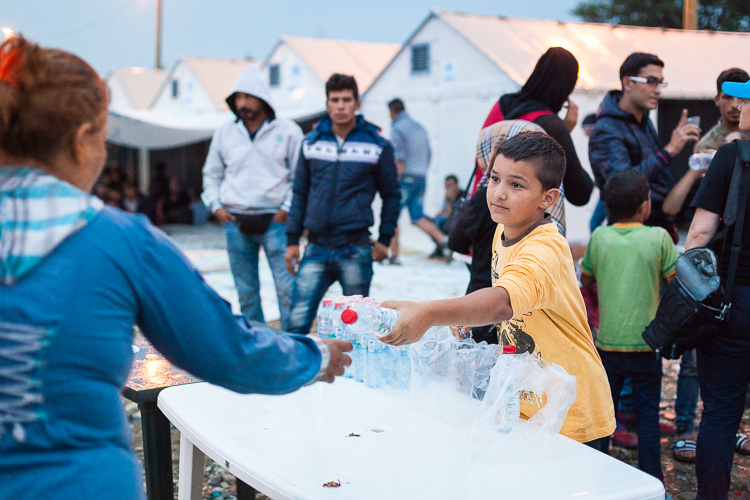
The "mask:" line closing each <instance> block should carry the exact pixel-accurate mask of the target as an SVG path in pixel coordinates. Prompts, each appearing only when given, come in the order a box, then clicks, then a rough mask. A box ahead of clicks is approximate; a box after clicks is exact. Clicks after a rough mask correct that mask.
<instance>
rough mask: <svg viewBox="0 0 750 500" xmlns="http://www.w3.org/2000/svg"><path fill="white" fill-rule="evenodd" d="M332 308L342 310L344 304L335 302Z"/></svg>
mask: <svg viewBox="0 0 750 500" xmlns="http://www.w3.org/2000/svg"><path fill="white" fill-rule="evenodd" d="M333 308H334V309H343V308H344V303H343V302H336V303H334V304H333Z"/></svg>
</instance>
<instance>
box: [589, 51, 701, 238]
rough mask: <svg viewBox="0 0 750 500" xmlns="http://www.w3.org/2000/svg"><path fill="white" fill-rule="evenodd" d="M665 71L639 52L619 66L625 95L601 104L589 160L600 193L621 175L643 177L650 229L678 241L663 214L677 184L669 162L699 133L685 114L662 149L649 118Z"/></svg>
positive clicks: (609, 96)
mask: <svg viewBox="0 0 750 500" xmlns="http://www.w3.org/2000/svg"><path fill="white" fill-rule="evenodd" d="M663 69H664V63H663V62H662V61H661V59H659V58H658V57H656V56H655V55H653V54H645V53H642V52H635V53H633V54H630V55H629V56H628V57H627V59H625V62H623V63H622V66H620V83H621V84H622V91H617V90H613V91H610V92H609V93H608V94H607V96H606V97H605V98H604V101H603V102H602V104H601V108H600V111H599V117H598V119H597V122H596V125H595V126H594V130H593V132H592V133H591V138H590V140H589V160H590V162H591V169H592V170H593V172H594V178H595V179H596V184H597V186H598V187H599V189H601V188H602V187H603V186H604V183H605V182H607V179H609V178H610V177H611V176H612V175H614V174H616V173H617V172H620V171H623V170H638V171H640V172H642V173H644V174H645V175H646V177H648V181H649V185H650V187H651V216H650V217H649V218H648V220H647V221H646V225H651V226H661V227H664V228H665V229H667V230H668V231H670V232H671V233H672V237H673V238H674V237H675V236H676V232H675V231H674V226H673V224H672V223H671V221H670V220H669V219H668V217H667V216H666V215H665V214H664V212H662V209H661V206H662V203H663V202H664V198H665V197H666V196H667V193H669V190H670V188H671V187H672V185H673V183H674V181H673V180H672V176H671V174H670V173H669V168H668V167H669V162H670V161H671V160H672V157H673V156H675V155H677V154H679V153H680V151H682V150H683V148H684V147H685V145H686V144H687V143H688V142H689V141H697V140H698V137H699V136H700V132H701V131H700V128H699V127H698V126H697V125H691V124H687V123H686V119H687V110H686V109H683V110H682V117H681V118H680V123H679V124H678V125H677V127H675V129H674V130H673V131H672V137H671V138H670V140H669V143H668V144H667V145H666V146H664V147H663V148H659V137H658V135H657V134H656V129H655V128H654V125H653V124H652V123H651V120H650V119H649V116H648V112H649V111H650V110H652V109H656V106H657V105H658V104H659V97H660V96H661V91H662V89H663V88H664V87H666V86H667V83H666V82H665V81H664V75H663ZM610 222H614V221H610Z"/></svg>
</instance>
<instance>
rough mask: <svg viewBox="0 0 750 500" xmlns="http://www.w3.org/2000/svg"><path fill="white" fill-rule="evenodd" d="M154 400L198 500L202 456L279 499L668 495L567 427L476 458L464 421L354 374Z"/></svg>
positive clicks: (187, 487) (186, 486)
mask: <svg viewBox="0 0 750 500" xmlns="http://www.w3.org/2000/svg"><path fill="white" fill-rule="evenodd" d="M158 405H159V408H160V409H161V410H162V412H163V413H164V414H165V415H166V416H167V418H168V419H169V420H170V421H171V422H172V423H173V424H174V425H175V427H177V429H178V430H179V431H180V432H181V441H180V471H179V498H180V499H185V500H186V499H198V498H200V494H201V485H202V481H203V459H204V454H205V455H208V456H209V457H211V458H212V459H213V460H214V461H215V462H216V463H218V464H219V465H221V466H223V467H224V468H226V469H227V470H228V471H229V472H231V473H232V474H234V475H235V476H236V477H237V478H239V479H241V480H242V481H244V482H245V483H247V484H249V485H250V486H252V487H254V488H256V489H257V490H259V491H261V492H263V493H265V494H266V495H268V496H270V497H271V498H274V499H308V498H309V499H330V498H337V499H339V498H340V499H343V498H347V499H349V498H356V499H367V498H403V499H441V498H446V499H451V500H454V499H487V498H509V499H515V498H524V499H535V498H538V499H545V500H546V499H553V498H596V499H612V500H614V499H622V500H637V499H644V500H645V499H649V500H650V499H654V500H655V499H663V498H664V487H663V486H662V483H661V482H660V481H658V480H657V479H655V478H653V477H651V476H649V475H647V474H645V473H643V472H641V471H639V470H637V469H635V468H633V467H631V466H629V465H627V464H625V463H623V462H620V461H618V460H616V459H614V458H611V457H609V456H606V455H604V454H603V453H600V452H597V451H595V450H593V449H591V448H589V447H587V446H584V445H582V444H579V443H576V442H575V441H572V440H570V439H568V438H566V437H564V436H560V435H558V436H556V437H555V438H554V442H553V443H551V445H550V448H549V450H548V452H547V454H546V455H544V456H542V457H541V458H538V459H535V460H533V461H526V463H516V462H513V461H510V460H502V461H499V462H497V463H487V462H486V461H476V460H472V459H471V458H470V457H469V456H468V454H467V445H466V437H467V431H466V426H460V425H453V424H450V423H447V422H446V421H441V420H438V419H436V418H433V417H430V416H429V415H426V414H423V413H422V412H419V411H416V410H415V409H414V407H413V405H410V403H409V401H408V400H407V399H405V398H404V399H400V398H396V397H394V396H393V395H392V394H389V393H388V392H386V391H383V390H378V389H368V388H367V387H365V386H363V385H362V384H358V383H356V382H354V381H352V380H341V379H338V380H337V381H336V383H334V384H332V385H329V384H321V383H318V384H314V385H311V386H308V387H304V388H302V389H301V390H299V391H297V392H294V393H292V394H287V395H284V396H262V395H240V394H236V393H233V392H231V391H228V390H226V389H222V388H219V387H216V386H213V385H210V384H207V383H198V384H191V385H183V386H179V387H171V388H168V389H164V390H163V391H162V392H161V393H160V394H159V402H158ZM350 434H357V435H359V437H357V436H350ZM508 454H509V456H513V451H512V450H508ZM331 481H336V482H340V483H341V486H340V487H336V488H330V487H324V486H323V485H324V483H329V482H331Z"/></svg>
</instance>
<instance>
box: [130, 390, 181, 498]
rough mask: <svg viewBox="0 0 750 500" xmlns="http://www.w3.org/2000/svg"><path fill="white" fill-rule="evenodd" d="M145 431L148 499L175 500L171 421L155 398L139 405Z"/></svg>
mask: <svg viewBox="0 0 750 500" xmlns="http://www.w3.org/2000/svg"><path fill="white" fill-rule="evenodd" d="M138 409H139V410H140V411H141V430H142V432H143V459H144V462H145V464H144V465H145V469H146V495H147V497H148V500H173V499H174V485H173V484H172V436H171V430H170V427H169V420H168V419H167V417H165V416H164V414H163V413H162V412H161V410H159V408H158V407H157V406H156V401H154V402H151V403H141V404H139V405H138Z"/></svg>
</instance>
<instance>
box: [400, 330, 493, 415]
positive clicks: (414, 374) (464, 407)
mask: <svg viewBox="0 0 750 500" xmlns="http://www.w3.org/2000/svg"><path fill="white" fill-rule="evenodd" d="M409 355H410V357H411V361H412V363H411V387H410V391H409V395H410V400H411V404H412V406H413V407H414V408H415V409H417V410H419V411H421V412H423V413H427V414H428V415H431V416H434V417H436V418H439V419H441V420H444V421H447V422H451V423H456V424H466V422H470V421H471V420H473V418H474V417H475V416H476V413H477V411H478V404H479V399H478V398H479V397H481V396H483V395H484V391H485V390H486V388H487V384H488V375H489V373H490V369H491V367H492V365H493V364H494V363H495V359H496V357H497V355H498V346H497V345H488V344H487V343H486V342H481V343H479V344H477V343H476V341H475V340H474V339H471V338H470V339H466V340H463V341H459V340H457V339H456V338H455V337H454V336H453V335H452V334H451V332H450V329H449V328H448V327H433V328H430V329H429V330H427V332H426V333H425V334H424V335H423V336H422V339H421V340H420V341H419V342H417V343H415V344H413V346H412V347H411V348H410V350H409Z"/></svg>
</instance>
